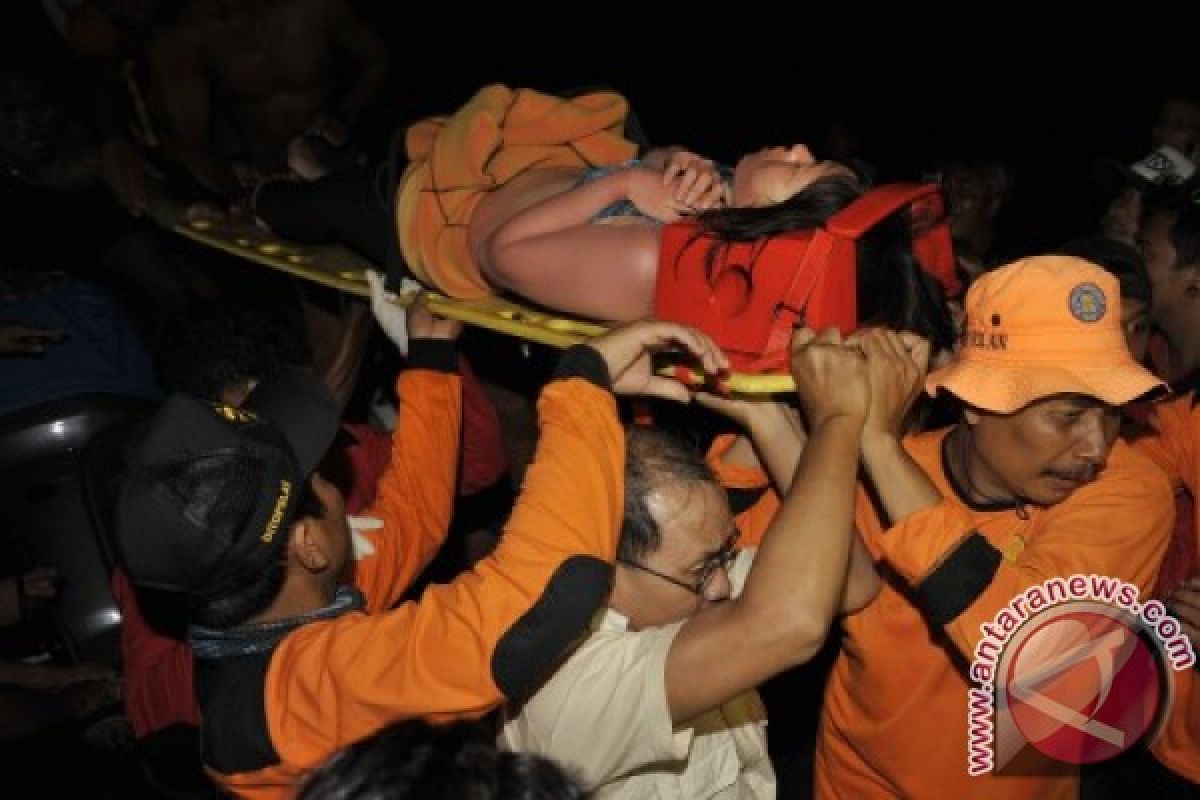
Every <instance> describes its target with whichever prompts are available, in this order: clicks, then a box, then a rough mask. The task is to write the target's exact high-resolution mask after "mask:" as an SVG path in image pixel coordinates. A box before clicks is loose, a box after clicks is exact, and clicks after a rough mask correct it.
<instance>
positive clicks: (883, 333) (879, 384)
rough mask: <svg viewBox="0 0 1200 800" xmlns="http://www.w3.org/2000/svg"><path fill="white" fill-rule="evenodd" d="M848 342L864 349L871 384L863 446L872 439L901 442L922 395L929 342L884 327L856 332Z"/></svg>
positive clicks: (910, 334)
mask: <svg viewBox="0 0 1200 800" xmlns="http://www.w3.org/2000/svg"><path fill="white" fill-rule="evenodd" d="M848 342H849V343H850V344H851V345H852V346H857V347H859V348H861V349H862V352H863V353H864V354H865V355H866V358H867V372H868V375H869V380H870V383H871V407H870V412H869V413H868V415H867V421H866V425H865V426H864V428H863V446H864V447H865V446H867V445H868V444H869V443H870V442H869V440H871V439H873V438H874V439H878V438H890V439H896V440H899V439H900V438H901V437H903V436H904V434H905V432H906V424H905V423H906V421H907V419H908V413H909V411H910V410H911V409H912V407H913V404H914V403H915V402H916V400H917V398H918V397H920V395H921V387H922V386H923V385H924V382H925V372H926V370H927V369H928V368H929V353H930V346H929V342H927V341H926V340H925V339H922V338H921V337H920V336H917V335H916V334H913V333H897V332H895V331H889V330H885V329H883V328H872V329H869V330H862V331H857V332H855V333H854V334H853V335H852V336H851V337H850V338H849V339H848Z"/></svg>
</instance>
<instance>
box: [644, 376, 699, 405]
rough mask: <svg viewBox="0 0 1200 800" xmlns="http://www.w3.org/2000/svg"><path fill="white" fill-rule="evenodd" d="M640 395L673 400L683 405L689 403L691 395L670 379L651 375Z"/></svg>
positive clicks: (677, 382) (685, 388) (682, 386)
mask: <svg viewBox="0 0 1200 800" xmlns="http://www.w3.org/2000/svg"><path fill="white" fill-rule="evenodd" d="M640 394H643V395H645V396H646V397H660V398H662V399H664V400H673V401H675V402H676V403H683V404H685V405H686V404H687V403H689V402H691V399H692V393H691V392H690V391H688V388H687V387H686V386H684V385H683V384H682V383H680V382H679V381H677V380H673V379H671V378H660V377H659V376H657V375H652V376H651V377H649V378H647V379H646V383H645V385H644V386H643V387H642V390H641V392H640Z"/></svg>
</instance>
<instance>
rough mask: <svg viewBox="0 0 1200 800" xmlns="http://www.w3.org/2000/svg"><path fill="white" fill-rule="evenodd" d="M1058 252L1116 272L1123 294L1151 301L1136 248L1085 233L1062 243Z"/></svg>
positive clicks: (1141, 262)
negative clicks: (1080, 236)
mask: <svg viewBox="0 0 1200 800" xmlns="http://www.w3.org/2000/svg"><path fill="white" fill-rule="evenodd" d="M1058 253H1060V254H1061V255H1064V256H1075V257H1076V258H1082V259H1083V260H1085V261H1090V262H1091V263H1093V264H1095V265H1096V266H1098V267H1102V268H1103V269H1105V270H1106V271H1108V272H1110V273H1112V274H1113V275H1115V276H1116V278H1117V280H1118V281H1120V283H1121V296H1122V297H1129V298H1133V299H1136V300H1141V301H1142V302H1144V303H1149V302H1150V281H1149V279H1148V278H1147V277H1146V262H1145V260H1143V259H1142V254H1141V253H1139V252H1138V250H1137V248H1136V247H1133V246H1132V245H1128V244H1125V243H1124V242H1118V241H1117V240H1115V239H1110V238H1108V237H1107V236H1085V237H1082V238H1079V239H1072V240H1070V241H1069V242H1067V243H1065V244H1064V245H1063V246H1062V247H1060V248H1058Z"/></svg>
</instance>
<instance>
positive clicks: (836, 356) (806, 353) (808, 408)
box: [791, 328, 871, 431]
mask: <svg viewBox="0 0 1200 800" xmlns="http://www.w3.org/2000/svg"><path fill="white" fill-rule="evenodd" d="M791 367H792V378H793V379H794V380H795V381H796V395H797V396H798V397H799V399H800V407H801V408H802V409H803V410H804V416H805V418H806V419H807V421H808V429H809V430H810V431H815V430H816V429H817V428H818V427H820V426H821V425H822V424H823V423H825V422H826V421H828V420H830V419H832V418H834V417H847V418H849V419H851V420H854V421H857V422H858V424H860V425H862V424H863V423H864V421H865V420H866V418H867V414H868V412H869V410H870V406H871V385H870V381H869V380H868V377H867V360H866V356H865V355H864V354H863V352H862V350H860V349H859V348H857V347H853V346H847V345H846V343H845V342H843V341H842V337H841V334H840V333H838V331H837V329H836V328H827V329H825V330H823V331H821V332H820V333H815V332H813V331H812V330H809V329H808V328H801V329H798V330H796V331H795V332H794V333H793V334H792V345H791Z"/></svg>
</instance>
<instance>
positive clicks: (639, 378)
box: [588, 320, 729, 403]
mask: <svg viewBox="0 0 1200 800" xmlns="http://www.w3.org/2000/svg"><path fill="white" fill-rule="evenodd" d="M588 346H590V347H591V348H592V349H594V350H595V351H596V352H598V353H599V354H600V357H601V358H603V359H604V363H605V364H606V365H607V366H608V374H609V377H610V378H611V379H612V385H613V391H614V392H616V393H617V394H626V395H645V396H649V397H663V398H666V399H668V400H676V401H678V402H680V403H686V402H688V401H689V400H690V399H691V393H690V392H689V391H688V389H687V387H686V386H684V385H683V384H682V383H680V382H679V381H677V380H675V379H673V378H664V377H661V376H658V375H655V374H654V364H653V362H652V358H653V356H654V354H655V353H658V352H662V351H664V350H667V349H682V350H684V351H686V352H688V353H690V354H691V355H692V356H693V357H695V358H696V359H697V360H698V361H699V362H700V364H701V365H702V366H703V368H704V371H705V372H707V373H709V374H713V375H715V374H717V373H720V372H723V371H725V370H727V369H728V368H729V360H728V359H727V358H726V357H725V354H724V353H722V352H721V350H720V348H718V347H717V345H716V343H714V342H713V340H712V339H710V338H709V337H708V336H707V335H705V334H703V333H701V332H700V331H698V330H695V329H694V328H688V327H685V326H683V325H676V324H675V323H673V322H656V321H654V320H647V321H642V322H634V323H632V324H630V325H625V326H623V327H620V328H617V329H615V330H613V331H611V332H609V333H606V334H604V335H603V336H599V337H597V338H595V339H592V340H591V341H589V342H588Z"/></svg>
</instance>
